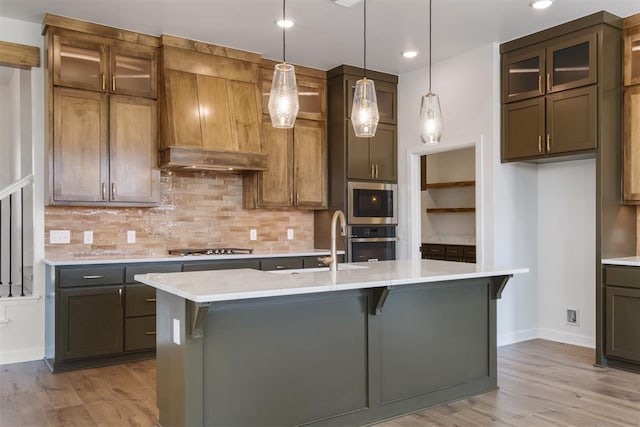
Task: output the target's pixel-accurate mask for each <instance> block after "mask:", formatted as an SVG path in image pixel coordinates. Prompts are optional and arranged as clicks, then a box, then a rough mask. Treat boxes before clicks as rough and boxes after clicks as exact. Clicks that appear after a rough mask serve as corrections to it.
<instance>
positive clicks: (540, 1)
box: [530, 0, 553, 9]
mask: <svg viewBox="0 0 640 427" xmlns="http://www.w3.org/2000/svg"><path fill="white" fill-rule="evenodd" d="M552 3H553V0H535V1H532V2H531V3H530V4H531V7H532V8H534V9H546V8H548V7H549V6H551V4H552Z"/></svg>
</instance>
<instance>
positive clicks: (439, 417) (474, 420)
mask: <svg viewBox="0 0 640 427" xmlns="http://www.w3.org/2000/svg"><path fill="white" fill-rule="evenodd" d="M593 360H594V357H593V350H590V349H585V348H581V347H575V346H570V345H565V344H559V343H554V342H550V341H544V340H533V341H527V342H523V343H518V344H514V345H510V346H506V347H501V348H499V349H498V385H499V386H500V389H499V390H497V391H493V392H490V393H485V394H483V395H480V396H476V397H473V398H470V399H466V400H460V401H457V402H453V403H449V404H446V405H441V406H438V407H434V408H431V409H427V410H424V411H421V412H418V413H415V414H412V415H408V416H405V417H402V418H397V419H394V420H391V421H387V422H386V423H383V424H379V427H380V426H383V427H408V426H434V425H436V426H453V425H458V426H511V425H513V426H640V375H639V374H634V373H630V372H625V371H621V370H616V369H600V368H594V367H593V366H592V363H593ZM157 417H158V411H157V408H156V406H155V363H154V361H143V362H136V363H128V364H122V365H117V366H110V367H105V368H97V369H86V370H82V371H74V372H68V373H62V374H56V375H52V374H51V373H49V371H48V369H47V368H46V367H45V365H44V363H42V362H28V363H20V364H14V365H4V366H0V426H2V427H4V426H82V427H84V426H114V427H115V426H118V427H119V426H154V425H155V423H156V420H157Z"/></svg>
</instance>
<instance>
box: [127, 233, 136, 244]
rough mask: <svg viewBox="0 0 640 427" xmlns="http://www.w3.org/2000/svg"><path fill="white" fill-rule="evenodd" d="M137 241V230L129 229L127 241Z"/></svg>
mask: <svg viewBox="0 0 640 427" xmlns="http://www.w3.org/2000/svg"><path fill="white" fill-rule="evenodd" d="M135 242H136V232H135V230H129V231H127V243H135Z"/></svg>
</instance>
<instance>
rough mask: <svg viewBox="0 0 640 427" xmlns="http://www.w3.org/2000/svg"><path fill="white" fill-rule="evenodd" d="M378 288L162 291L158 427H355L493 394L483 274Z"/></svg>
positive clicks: (491, 327)
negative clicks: (208, 299) (254, 293)
mask: <svg viewBox="0 0 640 427" xmlns="http://www.w3.org/2000/svg"><path fill="white" fill-rule="evenodd" d="M380 291H381V289H363V290H349V291H340V292H329V293H320V294H310V295H309V294H307V295H295V296H281V297H271V298H260V299H249V300H240V301H228V302H213V303H198V304H196V303H193V302H190V301H186V300H185V299H183V298H180V297H177V296H174V295H171V294H169V293H166V292H163V291H158V325H157V326H158V328H157V329H158V347H157V387H158V408H159V411H160V422H159V424H160V425H162V426H165V427H168V426H179V425H188V426H210V425H233V426H256V425H278V426H291V425H302V424H315V425H326V426H344V425H362V424H367V423H372V422H374V421H377V420H382V419H385V418H389V417H393V416H397V415H401V414H405V413H409V412H412V411H416V410H418V409H421V408H424V407H428V406H432V405H436V404H439V403H443V402H447V401H451V400H455V399H460V398H463V397H466V396H471V395H475V394H479V393H483V392H486V391H489V390H493V389H495V388H496V387H497V382H496V338H495V334H496V332H495V330H496V317H495V312H496V300H495V299H492V297H491V279H469V280H459V281H450V282H440V283H426V284H417V285H405V286H398V287H394V288H392V289H390V291H389V293H388V295H387V298H386V300H384V299H383V298H380ZM380 301H383V302H384V305H383V307H382V309H381V311H377V310H375V307H376V306H377V305H379V304H380ZM374 313H375V314H374ZM176 328H177V329H176Z"/></svg>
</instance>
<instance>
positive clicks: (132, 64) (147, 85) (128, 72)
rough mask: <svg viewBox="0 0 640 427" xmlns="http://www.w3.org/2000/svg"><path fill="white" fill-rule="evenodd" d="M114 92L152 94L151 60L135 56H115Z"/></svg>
mask: <svg viewBox="0 0 640 427" xmlns="http://www.w3.org/2000/svg"><path fill="white" fill-rule="evenodd" d="M115 66H116V69H115V79H116V84H115V88H113V89H114V90H124V91H133V92H141V93H149V92H151V60H150V59H148V58H140V57H135V56H129V55H123V54H117V55H115Z"/></svg>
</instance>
